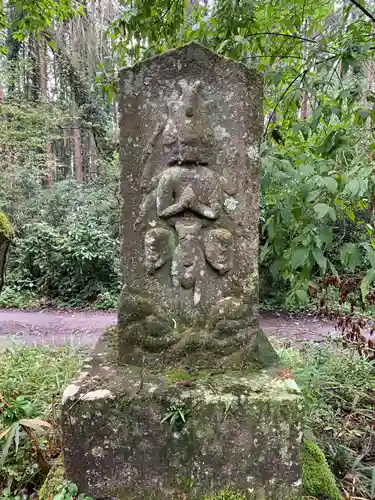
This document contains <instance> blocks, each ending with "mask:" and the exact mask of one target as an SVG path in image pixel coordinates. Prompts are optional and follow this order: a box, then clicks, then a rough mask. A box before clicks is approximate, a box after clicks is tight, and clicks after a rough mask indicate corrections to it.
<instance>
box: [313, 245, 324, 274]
mask: <svg viewBox="0 0 375 500" xmlns="http://www.w3.org/2000/svg"><path fill="white" fill-rule="evenodd" d="M312 254H313V256H314V259H315V261H316V263H317V264H318V266H319V267H320V269H321V271H322V274H325V272H326V270H327V259H326V257H325V256H324V253H323V252H322V250H321V249H320V248H313V250H312Z"/></svg>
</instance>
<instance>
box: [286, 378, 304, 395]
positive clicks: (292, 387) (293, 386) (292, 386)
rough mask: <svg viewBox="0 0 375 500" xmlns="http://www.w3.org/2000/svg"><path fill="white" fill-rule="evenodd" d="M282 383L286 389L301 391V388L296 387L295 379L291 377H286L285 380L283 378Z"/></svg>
mask: <svg viewBox="0 0 375 500" xmlns="http://www.w3.org/2000/svg"><path fill="white" fill-rule="evenodd" d="M284 385H285V386H286V388H287V390H288V391H291V392H296V393H297V394H299V393H300V392H301V389H300V388H299V387H298V385H297V383H296V381H295V380H294V379H292V378H287V379H286V380H284Z"/></svg>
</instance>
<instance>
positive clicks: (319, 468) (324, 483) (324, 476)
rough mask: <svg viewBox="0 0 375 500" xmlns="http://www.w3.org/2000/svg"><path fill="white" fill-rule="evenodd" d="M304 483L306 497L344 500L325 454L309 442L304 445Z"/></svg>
mask: <svg viewBox="0 0 375 500" xmlns="http://www.w3.org/2000/svg"><path fill="white" fill-rule="evenodd" d="M302 483H303V489H304V493H305V494H306V495H310V496H312V497H316V498H319V497H320V496H323V495H325V496H327V497H328V498H329V499H330V500H341V499H342V496H341V494H340V490H339V489H338V487H337V485H336V481H335V477H334V475H333V474H332V472H331V470H330V468H329V466H328V463H327V460H326V458H325V456H324V453H323V452H322V450H321V449H320V448H319V446H318V445H317V444H316V443H313V442H312V441H307V440H305V441H304V443H303V464H302Z"/></svg>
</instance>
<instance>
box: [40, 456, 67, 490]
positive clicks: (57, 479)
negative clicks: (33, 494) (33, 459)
mask: <svg viewBox="0 0 375 500" xmlns="http://www.w3.org/2000/svg"><path fill="white" fill-rule="evenodd" d="M63 479H64V466H63V462H62V457H61V455H60V456H59V457H58V458H57V460H56V462H55V463H54V464H53V466H52V467H51V469H50V471H49V473H48V476H47V477H46V480H45V482H44V483H43V486H42V487H41V489H40V491H39V494H38V499H39V500H52V499H53V498H54V496H55V495H56V494H57V493H58V490H59V488H60V486H61V483H62V481H63Z"/></svg>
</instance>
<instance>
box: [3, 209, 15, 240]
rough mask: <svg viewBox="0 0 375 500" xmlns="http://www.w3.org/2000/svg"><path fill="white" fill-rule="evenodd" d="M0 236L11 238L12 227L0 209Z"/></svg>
mask: <svg viewBox="0 0 375 500" xmlns="http://www.w3.org/2000/svg"><path fill="white" fill-rule="evenodd" d="M0 236H4V237H5V238H7V239H8V240H10V239H12V236H13V228H12V226H11V224H10V222H9V220H8V218H7V216H6V215H5V214H4V212H3V211H2V210H0Z"/></svg>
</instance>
